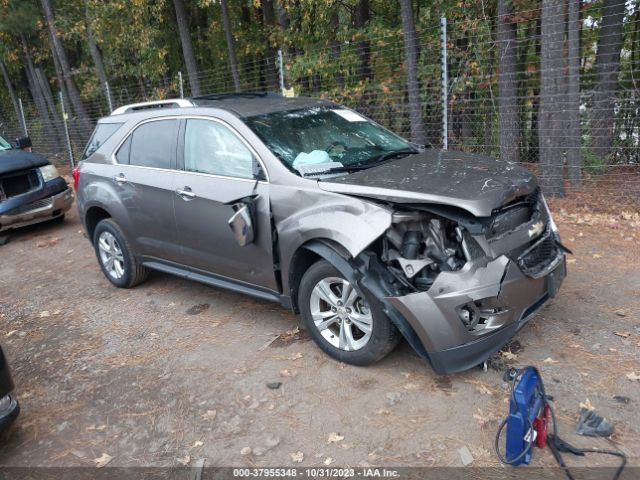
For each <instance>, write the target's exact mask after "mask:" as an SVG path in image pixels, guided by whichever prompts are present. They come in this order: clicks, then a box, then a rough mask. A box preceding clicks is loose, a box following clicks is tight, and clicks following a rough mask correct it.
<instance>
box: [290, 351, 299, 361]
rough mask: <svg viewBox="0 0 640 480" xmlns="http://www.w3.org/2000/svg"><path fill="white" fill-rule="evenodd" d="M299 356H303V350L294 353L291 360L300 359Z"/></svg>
mask: <svg viewBox="0 0 640 480" xmlns="http://www.w3.org/2000/svg"><path fill="white" fill-rule="evenodd" d="M299 358H302V352H296V353H294V354H293V355H291V356H290V357H289V360H298V359H299Z"/></svg>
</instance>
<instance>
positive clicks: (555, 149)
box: [538, 0, 565, 197]
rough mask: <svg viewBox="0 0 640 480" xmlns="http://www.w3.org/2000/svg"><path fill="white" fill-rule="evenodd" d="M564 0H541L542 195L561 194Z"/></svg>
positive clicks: (539, 123)
mask: <svg viewBox="0 0 640 480" xmlns="http://www.w3.org/2000/svg"><path fill="white" fill-rule="evenodd" d="M562 19H564V0H542V39H541V48H540V107H539V108H540V112H539V116H538V141H539V144H540V148H539V150H540V186H541V187H542V190H543V192H544V193H545V195H548V196H558V197H561V196H564V182H563V165H562V150H561V148H559V147H560V142H559V141H558V138H559V136H560V135H561V132H563V131H564V129H563V125H562V117H563V115H562V111H561V110H560V109H559V107H558V105H559V102H561V101H562V100H563V99H562V98H561V97H562V91H563V88H564V85H563V83H564V82H563V80H564V78H563V77H564V26H565V22H563V21H562Z"/></svg>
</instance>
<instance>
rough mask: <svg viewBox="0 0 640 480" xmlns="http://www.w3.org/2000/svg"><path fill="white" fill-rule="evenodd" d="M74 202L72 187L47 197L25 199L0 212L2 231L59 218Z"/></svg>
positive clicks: (0, 230) (0, 228) (0, 229)
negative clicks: (31, 199) (21, 202)
mask: <svg viewBox="0 0 640 480" xmlns="http://www.w3.org/2000/svg"><path fill="white" fill-rule="evenodd" d="M72 203H73V192H72V190H71V189H70V188H66V189H64V190H63V191H62V192H60V193H57V194H55V195H51V196H48V197H45V198H40V199H37V200H33V201H25V203H24V204H22V205H19V206H16V207H15V208H12V209H11V210H8V211H5V212H3V213H2V214H0V232H2V231H4V230H10V229H13V228H20V227H26V226H27V225H32V224H34V223H39V222H44V221H47V220H51V219H54V218H58V217H60V216H62V215H64V214H65V213H66V212H67V211H68V210H69V209H70V208H71V204H72Z"/></svg>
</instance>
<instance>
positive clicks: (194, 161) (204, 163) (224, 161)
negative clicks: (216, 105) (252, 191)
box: [184, 119, 257, 179]
mask: <svg viewBox="0 0 640 480" xmlns="http://www.w3.org/2000/svg"><path fill="white" fill-rule="evenodd" d="M256 165H257V160H256V159H255V157H254V155H253V154H252V153H251V151H250V150H249V149H248V148H247V147H246V145H245V144H244V143H242V141H241V140H240V139H239V138H238V136H237V135H236V134H235V133H234V132H233V131H231V130H230V129H229V128H228V127H226V126H225V125H222V124H221V123H218V122H214V121H212V120H204V119H188V120H187V124H186V129H185V136H184V169H185V170H186V171H188V172H197V173H208V174H211V175H221V176H225V177H237V178H246V179H254V178H256V168H255V166H256Z"/></svg>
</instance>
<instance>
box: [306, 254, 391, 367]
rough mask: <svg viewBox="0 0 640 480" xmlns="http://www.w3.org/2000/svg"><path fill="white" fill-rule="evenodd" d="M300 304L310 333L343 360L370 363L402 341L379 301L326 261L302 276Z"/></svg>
mask: <svg viewBox="0 0 640 480" xmlns="http://www.w3.org/2000/svg"><path fill="white" fill-rule="evenodd" d="M327 288H328V289H329V290H328V291H327ZM345 288H346V289H347V292H346V294H345ZM332 294H333V295H332ZM298 306H299V308H300V312H301V313H302V316H303V320H304V324H305V327H306V329H307V332H308V333H309V335H311V337H312V338H313V340H314V341H315V342H316V344H317V345H318V346H319V347H320V348H321V349H322V350H323V351H324V352H325V353H327V354H328V355H329V356H331V357H333V358H335V359H336V360H339V361H341V362H344V363H349V364H351V365H370V364H372V363H375V362H377V361H378V360H381V359H382V358H384V357H385V356H386V355H387V354H389V352H391V351H392V350H393V349H394V348H395V346H396V345H397V344H398V341H399V340H400V334H399V332H398V330H397V329H396V327H395V325H393V323H391V321H390V320H389V319H388V318H387V316H386V315H385V314H384V312H383V311H382V310H381V309H380V307H379V306H378V302H377V301H375V300H374V301H369V300H368V299H367V298H366V296H365V295H363V294H362V293H361V292H360V291H359V290H358V289H355V288H353V287H352V286H351V285H350V283H349V282H347V280H345V278H344V275H342V274H341V273H340V272H339V271H338V270H337V269H336V268H335V267H334V266H333V265H331V264H330V263H329V262H327V261H326V260H320V261H318V262H316V263H314V264H313V265H311V267H309V269H308V270H307V271H306V272H305V274H304V275H303V276H302V280H301V281H300V286H299V289H298ZM332 314H334V315H333V316H332ZM314 316H315V320H314ZM368 322H369V323H368ZM343 332H344V334H343ZM349 333H350V334H349Z"/></svg>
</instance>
